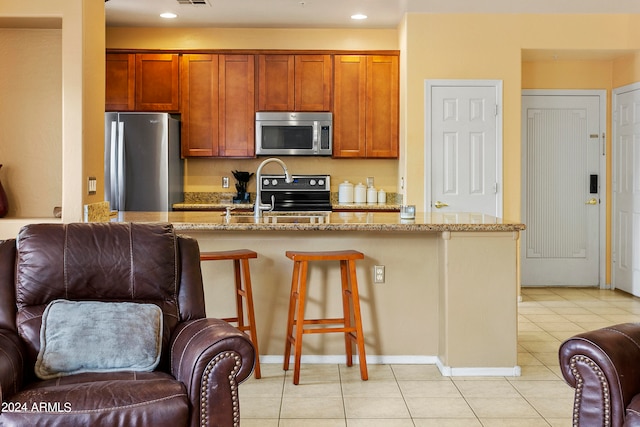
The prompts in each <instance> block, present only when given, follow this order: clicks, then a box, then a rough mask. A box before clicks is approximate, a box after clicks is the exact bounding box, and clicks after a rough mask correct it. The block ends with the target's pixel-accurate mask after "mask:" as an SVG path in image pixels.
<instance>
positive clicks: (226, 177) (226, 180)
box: [222, 176, 229, 188]
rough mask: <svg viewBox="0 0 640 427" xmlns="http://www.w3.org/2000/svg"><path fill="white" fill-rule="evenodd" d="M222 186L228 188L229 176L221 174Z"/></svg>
mask: <svg viewBox="0 0 640 427" xmlns="http://www.w3.org/2000/svg"><path fill="white" fill-rule="evenodd" d="M222 188H229V177H228V176H223V177H222Z"/></svg>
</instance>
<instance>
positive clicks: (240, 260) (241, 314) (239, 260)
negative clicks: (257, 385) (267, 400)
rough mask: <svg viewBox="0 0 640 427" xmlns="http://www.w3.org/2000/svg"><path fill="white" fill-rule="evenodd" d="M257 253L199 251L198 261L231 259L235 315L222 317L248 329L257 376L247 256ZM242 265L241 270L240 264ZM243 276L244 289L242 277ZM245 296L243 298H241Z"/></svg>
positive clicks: (256, 336) (257, 363) (256, 344)
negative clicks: (245, 308) (246, 319)
mask: <svg viewBox="0 0 640 427" xmlns="http://www.w3.org/2000/svg"><path fill="white" fill-rule="evenodd" d="M257 257H258V254H257V253H256V252H254V251H251V250H249V249H238V250H232V251H216V252H201V253H200V261H220V260H233V269H234V274H235V284H236V316H237V317H228V318H226V319H222V320H224V321H225V322H229V323H236V324H237V328H238V329H239V330H241V331H242V332H246V331H249V336H250V337H251V342H252V343H253V346H254V347H255V349H256V367H255V372H254V375H255V377H256V379H257V378H260V377H261V374H260V352H259V350H258V335H257V333H256V318H255V315H254V312H253V293H252V292H251V273H250V272H249V258H257ZM241 265H242V270H241V269H240V266H241ZM243 277H244V289H243V287H242V278H243ZM243 298H245V299H243ZM243 301H244V302H246V304H247V310H246V315H247V317H248V322H245V310H244V305H243Z"/></svg>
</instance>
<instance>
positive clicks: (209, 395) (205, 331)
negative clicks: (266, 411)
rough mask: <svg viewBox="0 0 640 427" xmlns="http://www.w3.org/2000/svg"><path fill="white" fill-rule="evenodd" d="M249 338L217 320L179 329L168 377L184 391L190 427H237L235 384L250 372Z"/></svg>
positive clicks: (175, 335) (172, 351) (251, 364)
mask: <svg viewBox="0 0 640 427" xmlns="http://www.w3.org/2000/svg"><path fill="white" fill-rule="evenodd" d="M255 357H256V355H255V350H254V347H253V344H252V343H251V341H250V340H249V337H247V335H245V334H244V333H242V332H240V331H239V330H238V329H236V328H234V327H233V326H231V325H229V324H228V323H227V322H225V321H223V320H219V319H198V320H193V321H189V322H185V323H183V324H181V325H179V326H178V327H177V328H176V330H175V332H174V335H173V337H172V340H171V373H172V375H173V376H174V377H175V378H176V379H177V380H179V381H181V382H182V383H183V384H184V385H185V386H186V388H187V394H188V396H189V400H190V402H191V408H192V413H191V426H205V425H211V426H222V425H224V426H236V425H239V422H240V420H239V418H240V409H239V401H238V384H240V383H241V382H242V381H244V380H245V379H246V378H247V377H249V375H251V372H252V371H253V367H254V362H255Z"/></svg>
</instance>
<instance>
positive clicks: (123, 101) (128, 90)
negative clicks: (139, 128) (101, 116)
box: [105, 53, 136, 111]
mask: <svg viewBox="0 0 640 427" xmlns="http://www.w3.org/2000/svg"><path fill="white" fill-rule="evenodd" d="M135 59H136V58H135V55H134V54H132V53H108V54H107V56H106V62H105V83H106V84H105V110H106V111H133V110H135V108H136V95H135V84H136V77H135V76H136V60H135Z"/></svg>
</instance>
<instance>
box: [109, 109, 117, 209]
mask: <svg viewBox="0 0 640 427" xmlns="http://www.w3.org/2000/svg"><path fill="white" fill-rule="evenodd" d="M117 124H118V122H117V121H115V120H114V121H112V122H111V133H110V134H109V139H110V141H109V152H110V159H111V160H110V161H109V193H110V194H109V198H110V199H111V200H110V201H111V209H115V210H118V201H117V200H116V195H117V194H118V183H117V182H116V177H117V176H118V165H117V163H116V161H115V159H116V158H117V157H116V153H117V152H118V147H117V144H116V137H117V130H118V126H117Z"/></svg>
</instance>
